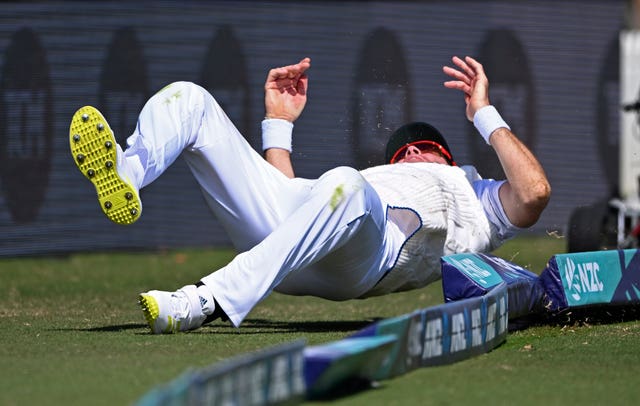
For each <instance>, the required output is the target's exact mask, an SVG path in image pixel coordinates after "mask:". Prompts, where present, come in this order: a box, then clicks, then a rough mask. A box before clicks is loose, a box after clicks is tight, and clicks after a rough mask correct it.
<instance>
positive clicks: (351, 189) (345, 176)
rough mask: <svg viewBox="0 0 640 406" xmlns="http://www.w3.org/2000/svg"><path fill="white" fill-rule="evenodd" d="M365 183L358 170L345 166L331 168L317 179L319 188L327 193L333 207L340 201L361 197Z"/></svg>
mask: <svg viewBox="0 0 640 406" xmlns="http://www.w3.org/2000/svg"><path fill="white" fill-rule="evenodd" d="M365 185H366V181H365V179H364V178H363V177H362V175H361V174H360V172H358V171H357V170H356V169H354V168H350V167H347V166H340V167H337V168H334V169H331V170H329V171H327V172H326V173H324V174H323V175H322V176H321V177H320V179H318V186H319V188H320V189H321V190H323V191H324V192H325V193H327V194H328V196H329V200H330V202H329V203H330V205H331V206H333V207H335V206H337V205H338V204H339V203H340V202H342V201H345V200H351V199H353V198H354V197H358V196H361V197H363V196H364V193H365Z"/></svg>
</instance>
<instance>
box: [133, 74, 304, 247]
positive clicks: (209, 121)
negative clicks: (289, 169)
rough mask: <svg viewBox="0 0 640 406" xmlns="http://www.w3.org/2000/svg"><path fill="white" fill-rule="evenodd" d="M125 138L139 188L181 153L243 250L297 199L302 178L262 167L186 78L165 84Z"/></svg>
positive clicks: (212, 103) (211, 100)
mask: <svg viewBox="0 0 640 406" xmlns="http://www.w3.org/2000/svg"><path fill="white" fill-rule="evenodd" d="M127 143H128V144H129V148H127V150H126V152H125V156H126V157H127V160H128V161H132V162H134V163H135V162H140V164H139V166H140V168H141V170H140V171H139V172H140V175H139V176H138V177H137V180H138V186H139V187H144V186H146V185H148V184H149V183H151V182H153V181H154V180H155V179H156V178H157V177H158V176H160V174H162V172H164V171H165V170H166V169H167V168H168V167H169V165H171V163H173V161H175V159H176V158H177V157H178V156H179V155H180V154H182V156H183V158H184V159H185V160H186V162H187V164H188V165H189V167H190V169H191V172H192V173H193V175H194V177H195V178H196V180H197V182H198V184H199V185H200V187H201V189H202V192H203V195H204V198H205V200H206V202H207V204H208V205H209V207H210V208H211V210H212V211H213V212H214V214H215V215H216V217H217V218H218V220H219V221H220V222H221V223H222V225H223V226H224V227H225V229H226V231H227V232H228V234H229V237H230V238H231V241H232V242H233V243H234V245H235V246H236V248H237V249H239V250H242V251H244V250H246V249H249V248H251V247H252V246H254V245H255V244H257V243H258V242H260V241H261V240H262V239H264V237H266V236H267V235H268V234H269V233H270V232H271V231H272V230H273V228H274V227H275V226H276V225H277V224H278V223H279V222H281V221H282V219H283V218H285V217H286V216H288V214H289V213H290V212H291V211H292V210H294V209H295V207H297V205H298V204H299V203H300V199H301V198H302V197H303V194H302V192H303V189H304V187H303V184H304V182H302V181H300V180H294V181H292V180H290V179H288V178H287V177H285V176H284V175H283V174H282V173H280V172H279V171H278V170H276V169H275V168H274V167H273V166H271V165H270V164H268V163H267V162H266V161H265V160H264V159H263V158H262V157H261V156H260V155H259V154H258V153H257V152H256V151H255V150H253V148H251V146H250V145H249V144H248V143H247V142H246V140H245V139H244V138H243V137H242V135H241V134H240V133H239V132H238V130H237V129H236V128H235V126H234V125H233V124H232V122H231V121H230V120H229V118H228V117H227V116H226V114H225V113H224V111H223V110H222V109H221V108H220V106H219V105H218V103H217V102H216V101H215V99H214V98H213V97H212V96H211V95H210V94H209V93H208V92H207V91H205V90H204V89H203V88H201V87H200V86H197V85H194V84H192V83H188V82H178V83H174V84H171V85H170V86H168V87H166V88H164V89H163V90H161V91H160V92H158V94H156V95H155V96H154V97H152V98H151V99H150V100H149V102H148V103H147V105H146V106H145V108H144V109H143V110H142V112H141V114H140V117H139V120H138V125H137V127H136V131H135V132H134V134H133V135H132V136H131V137H129V139H128V140H127ZM284 196H286V198H285V197H284Z"/></svg>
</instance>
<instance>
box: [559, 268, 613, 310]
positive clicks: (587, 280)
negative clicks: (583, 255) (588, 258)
mask: <svg viewBox="0 0 640 406" xmlns="http://www.w3.org/2000/svg"><path fill="white" fill-rule="evenodd" d="M599 273H600V266H599V265H598V263H597V262H584V263H580V262H579V263H578V264H576V263H575V262H573V260H571V258H568V259H567V260H566V262H565V264H564V279H565V282H566V284H567V286H566V289H567V291H568V292H569V293H570V294H571V298H572V299H573V300H574V301H576V302H579V301H580V300H581V299H582V298H583V296H585V295H587V294H589V293H592V292H602V291H603V289H604V284H603V283H602V281H600V277H599V275H598V274H599Z"/></svg>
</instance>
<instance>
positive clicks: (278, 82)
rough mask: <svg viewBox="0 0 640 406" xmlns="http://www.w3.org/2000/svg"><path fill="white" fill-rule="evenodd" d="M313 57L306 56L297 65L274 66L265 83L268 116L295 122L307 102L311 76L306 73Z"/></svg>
mask: <svg viewBox="0 0 640 406" xmlns="http://www.w3.org/2000/svg"><path fill="white" fill-rule="evenodd" d="M310 67H311V59H310V58H304V59H302V60H301V61H300V62H298V63H296V64H295V65H288V66H283V67H280V68H273V69H271V70H270V71H269V74H268V75H267V80H266V82H265V84H264V106H265V112H266V114H265V117H266V118H280V119H283V120H287V121H290V122H294V121H295V120H296V119H297V118H298V117H300V114H301V113H302V110H304V106H305V105H306V103H307V86H308V81H309V78H308V77H307V75H306V74H305V72H306V70H307V69H309V68H310Z"/></svg>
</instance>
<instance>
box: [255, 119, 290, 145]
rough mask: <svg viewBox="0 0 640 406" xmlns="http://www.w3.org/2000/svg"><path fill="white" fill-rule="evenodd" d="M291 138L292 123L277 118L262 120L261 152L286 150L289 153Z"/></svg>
mask: <svg viewBox="0 0 640 406" xmlns="http://www.w3.org/2000/svg"><path fill="white" fill-rule="evenodd" d="M292 138H293V123H292V122H289V121H287V120H282V119H279V118H265V119H264V120H262V150H263V151H266V150H268V149H269V148H279V149H286V150H287V151H289V152H291V151H292V150H293V148H292V147H291V140H292Z"/></svg>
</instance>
